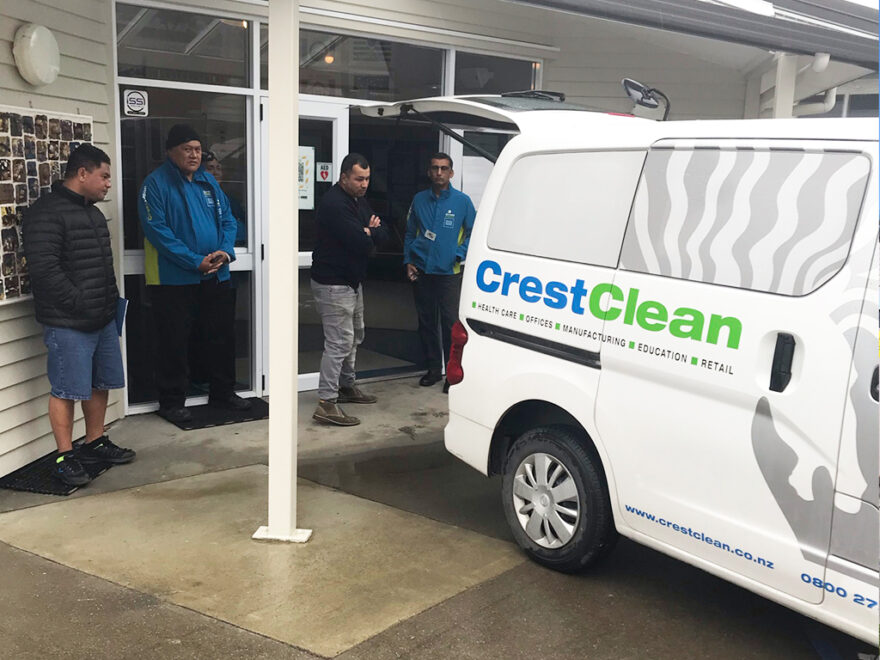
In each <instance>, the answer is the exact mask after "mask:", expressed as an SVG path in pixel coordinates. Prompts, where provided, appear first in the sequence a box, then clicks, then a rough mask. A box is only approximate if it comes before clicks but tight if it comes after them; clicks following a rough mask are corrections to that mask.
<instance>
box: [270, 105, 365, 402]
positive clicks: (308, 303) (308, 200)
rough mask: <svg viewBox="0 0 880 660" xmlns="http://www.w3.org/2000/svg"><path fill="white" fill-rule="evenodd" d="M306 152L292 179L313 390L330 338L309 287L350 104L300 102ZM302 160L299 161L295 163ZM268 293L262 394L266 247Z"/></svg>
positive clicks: (305, 374) (305, 376)
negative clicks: (318, 212)
mask: <svg viewBox="0 0 880 660" xmlns="http://www.w3.org/2000/svg"><path fill="white" fill-rule="evenodd" d="M261 103H262V104H263V112H262V115H261V116H262V117H264V118H268V116H269V113H268V97H262V98H261ZM299 115H300V118H299V136H300V137H299V142H300V151H299V154H297V155H296V156H292V157H291V168H290V177H291V183H292V184H293V182H298V183H299V186H298V187H299V200H300V202H299V218H298V222H299V249H300V252H299V255H298V259H299V268H300V270H299V389H300V390H311V389H315V388H317V386H318V373H317V372H318V369H319V365H320V360H321V352H322V350H323V345H324V339H323V332H322V330H321V319H320V317H319V316H318V311H317V309H316V307H315V301H314V299H313V298H312V291H311V288H310V286H309V268H310V267H311V265H312V249H313V248H314V245H315V209H316V208H317V207H318V204H319V203H320V201H321V198H322V197H323V196H324V193H326V192H327V191H328V190H330V188H331V186H332V185H333V184H334V183H335V182H336V181H337V180H338V179H339V165H340V164H341V163H342V159H343V158H344V157H345V155H346V153H348V124H349V122H348V103H347V102H334V101H327V100H313V99H308V98H301V99H300V103H299ZM268 124H269V122H268V121H263V122H262V123H261V125H260V131H261V146H262V149H261V161H262V170H263V171H264V172H266V171H268V163H269V139H270V129H269V125H268ZM294 163H296V166H294ZM260 178H261V181H262V188H263V192H262V198H263V199H264V200H267V199H268V198H269V191H268V185H269V183H268V177H267V176H263V177H260ZM261 217H262V237H263V246H266V245H268V239H269V208H268V204H265V205H263V208H262V209H261ZM262 253H263V254H264V255H265V257H264V259H263V261H262V269H261V270H262V274H261V279H262V284H263V286H262V298H263V305H262V308H263V310H266V311H264V312H263V314H264V318H263V324H262V327H263V337H262V347H263V365H264V366H263V377H262V378H261V382H260V385H261V386H262V393H263V394H267V393H268V384H269V364H270V362H269V355H268V352H269V320H268V300H269V298H268V295H269V268H268V260H269V259H270V258H271V256H270V250H268V249H265V250H264V251H263V252H262Z"/></svg>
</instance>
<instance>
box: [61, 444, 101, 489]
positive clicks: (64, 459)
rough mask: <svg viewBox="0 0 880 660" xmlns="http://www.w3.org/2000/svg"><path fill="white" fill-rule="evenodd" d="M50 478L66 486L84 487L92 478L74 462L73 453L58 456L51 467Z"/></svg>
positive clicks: (77, 462) (78, 463) (80, 465)
mask: <svg viewBox="0 0 880 660" xmlns="http://www.w3.org/2000/svg"><path fill="white" fill-rule="evenodd" d="M52 476H53V477H55V478H56V479H58V480H59V481H61V482H62V483H65V484H67V485H68V486H85V485H86V484H87V483H89V482H90V481H91V480H92V478H91V477H90V476H89V473H88V472H86V471H85V468H84V467H83V466H82V464H80V462H79V461H78V460H76V456H75V455H74V453H73V452H70V451H69V452H66V453H64V454H59V455H58V458H56V459H55V465H54V466H53V467H52Z"/></svg>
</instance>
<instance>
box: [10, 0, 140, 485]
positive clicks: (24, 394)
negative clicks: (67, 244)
mask: <svg viewBox="0 0 880 660" xmlns="http://www.w3.org/2000/svg"><path fill="white" fill-rule="evenodd" d="M110 21H111V3H110V0H64V2H57V1H55V2H53V1H51V0H43V1H41V0H3V2H0V103H2V104H4V105H14V106H22V107H25V108H28V107H30V108H36V109H40V110H55V111H58V112H65V113H70V114H84V115H91V116H92V117H93V120H94V126H93V140H94V143H95V145H96V146H99V147H101V148H102V149H104V151H106V152H107V153H109V154H110V157H111V158H113V156H114V153H115V148H114V147H115V145H114V144H113V143H114V140H115V136H114V132H115V129H114V121H113V116H114V113H113V65H112V62H113V46H112V40H113V36H112V35H113V33H112V26H111V22H110ZM25 23H39V24H40V25H44V26H46V27H47V28H49V29H50V30H52V32H53V34H54V35H55V38H56V39H57V41H58V47H59V49H60V50H61V74H60V75H59V77H58V79H57V80H56V81H55V82H54V83H52V84H51V85H46V86H43V87H34V86H32V85H30V84H28V83H27V82H25V80H24V79H23V78H22V77H21V76H20V75H19V74H18V71H17V69H16V68H15V60H14V58H13V56H12V41H13V38H14V36H15V32H16V30H17V29H18V28H19V27H20V26H21V25H23V24H25ZM114 183H116V182H114ZM114 194H115V190H114V191H111V196H113V195H114ZM100 208H101V210H102V211H103V213H104V215H106V216H107V218H108V219H109V221H110V232H111V234H112V235H113V236H114V239H113V240H114V247H115V246H116V240H117V239H116V237H117V236H118V235H119V231H120V227H119V218H117V217H116V212H115V203H113V202H111V201H110V200H108V201H107V202H104V203H103V204H101V207H100ZM116 266H117V278H118V277H119V257H118V255H117V257H116ZM48 392H49V380H48V378H47V377H46V349H45V346H44V345H43V339H42V328H41V326H40V325H39V324H38V323H37V322H36V321H35V320H34V309H33V303H32V302H30V301H28V302H20V303H11V304H7V305H3V306H0V475H4V474H7V473H9V472H11V471H13V470H15V469H17V468H18V467H20V466H22V465H24V464H26V463H28V462H30V461H32V460H33V459H35V458H37V457H39V456H42V455H43V454H45V453H47V452H48V451H50V450H52V449H53V448H54V447H55V442H54V440H53V438H52V432H51V428H50V426H49V416H48V412H47V409H48V402H49V395H48ZM122 410H123V406H122V400H121V395H120V392H119V391H116V392H112V393H111V396H110V407H109V409H108V411H107V421H108V422H110V421H113V420H115V419H117V418H119V417H120V416H121V415H122ZM83 433H85V424H84V423H83V420H82V411H81V409H80V407H79V406H77V407H76V424H75V426H74V430H73V434H74V437H78V436H81V435H82V434H83Z"/></svg>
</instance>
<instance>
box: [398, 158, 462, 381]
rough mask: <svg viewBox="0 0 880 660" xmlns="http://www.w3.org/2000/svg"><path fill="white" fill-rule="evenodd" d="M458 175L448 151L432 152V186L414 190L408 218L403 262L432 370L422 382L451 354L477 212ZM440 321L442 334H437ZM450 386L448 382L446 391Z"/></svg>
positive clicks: (436, 374) (437, 377)
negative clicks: (458, 184)
mask: <svg viewBox="0 0 880 660" xmlns="http://www.w3.org/2000/svg"><path fill="white" fill-rule="evenodd" d="M454 174H455V172H453V170H452V158H450V157H449V155H447V154H445V153H442V152H438V153H436V154H434V155H433V156H431V161H430V165H429V166H428V178H429V179H430V180H431V187H430V188H429V189H428V190H423V191H421V192H420V193H417V194H416V196H415V197H414V198H413V201H412V205H411V206H410V208H409V214H408V215H407V218H406V237H405V239H404V242H403V263H404V264H405V266H406V275H407V277H408V278H409V280H410V281H411V282H412V283H413V296H414V297H415V303H416V310H417V311H418V314H419V338H420V339H421V340H422V348H423V349H424V351H425V357H426V358H427V360H428V371H427V373H426V374H425V375H424V376H422V377H421V379H419V385H421V386H423V387H430V386H431V385H433V384H434V383H436V382H437V381H438V380H440V378H442V376H441V369H442V367H443V360H444V356H445V359H447V360H448V359H449V349H450V346H451V345H452V326H453V325H454V324H455V322H456V320H458V300H459V294H460V292H461V264H462V262H464V259H465V257H466V256H467V248H468V242H469V241H470V238H471V230H472V229H473V228H474V218H476V216H477V212H476V210H475V209H474V205H473V203H472V202H471V198H470V197H468V196H467V195H465V194H464V193H463V192H460V191H458V190H456V189H455V188H453V187H452V184H451V183H449V180H450V179H452V177H453V175H454ZM438 325H439V327H440V331H441V332H442V335H438ZM441 347H442V349H443V352H442V353H441V352H440V350H441ZM448 390H449V384H448V383H445V384H444V385H443V391H444V392H447V391H448Z"/></svg>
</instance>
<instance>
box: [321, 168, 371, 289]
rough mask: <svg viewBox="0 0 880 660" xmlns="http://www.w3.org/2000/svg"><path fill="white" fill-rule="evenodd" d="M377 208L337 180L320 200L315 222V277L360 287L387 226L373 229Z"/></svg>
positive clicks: (355, 287) (354, 287)
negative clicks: (370, 226)
mask: <svg viewBox="0 0 880 660" xmlns="http://www.w3.org/2000/svg"><path fill="white" fill-rule="evenodd" d="M371 215H373V211H372V209H371V208H370V205H369V203H368V202H367V200H366V199H364V198H363V197H359V198H357V199H355V198H354V197H352V196H351V195H349V194H348V193H347V192H345V191H344V190H343V189H342V187H341V186H340V185H339V184H338V183H337V184H335V185H334V186H333V187H332V188H330V190H328V191H327V192H326V193H325V194H324V196H323V197H322V198H321V203H320V204H318V211H317V213H316V214H315V224H316V225H317V229H318V234H317V238H316V240H315V250H314V252H312V271H311V274H312V279H313V280H315V281H316V282H318V283H320V284H348V285H349V286H350V287H351V288H353V289H357V288H358V286H359V285H360V283H361V282H363V281H364V280H365V279H366V277H367V259H368V258H369V257H370V255H371V254H372V253H373V251H374V249H375V246H376V245H379V244H380V243H382V242H383V241H384V240H385V239H386V237H387V235H388V234H387V232H386V231H385V227H384V226H382V227H376V228H374V229H371V230H370V235H369V236H367V234H366V232H364V227H366V226H368V225H369V224H370V216H371Z"/></svg>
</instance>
